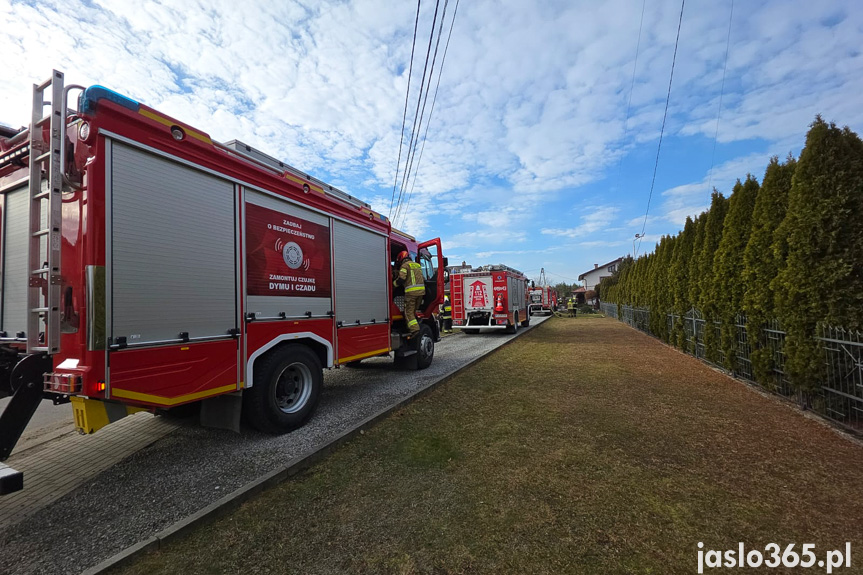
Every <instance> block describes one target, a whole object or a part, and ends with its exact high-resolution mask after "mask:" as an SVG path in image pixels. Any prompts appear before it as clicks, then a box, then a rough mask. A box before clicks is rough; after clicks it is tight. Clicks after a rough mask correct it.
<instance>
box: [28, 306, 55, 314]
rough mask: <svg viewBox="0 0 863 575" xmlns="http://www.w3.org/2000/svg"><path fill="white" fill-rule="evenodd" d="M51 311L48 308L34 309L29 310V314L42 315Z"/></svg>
mask: <svg viewBox="0 0 863 575" xmlns="http://www.w3.org/2000/svg"><path fill="white" fill-rule="evenodd" d="M49 309H51V308H50V307H34V308H33V309H31V310H30V313H44V312H46V311H48V310H49Z"/></svg>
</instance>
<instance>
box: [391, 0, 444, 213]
mask: <svg viewBox="0 0 863 575" xmlns="http://www.w3.org/2000/svg"><path fill="white" fill-rule="evenodd" d="M448 5H449V0H445V1H444V4H443V12H442V13H441V16H440V25H439V26H438V33H437V41H436V42H435V47H434V56H432V63H431V68H430V69H429V82H428V85H427V86H426V91H425V94H420V98H422V101H423V106H422V111H421V112H420V114H419V122H418V123H417V134H416V139H415V140H414V143H413V149H410V150H408V162H407V164H408V166H407V169H406V170H405V172H404V176H405V178H404V181H403V182H402V189H403V190H404V191H407V187H408V184H409V183H410V181H411V172H413V173H414V182H416V172H415V171H414V169H413V166H414V158H416V154H417V144H419V140H420V137H419V132H420V131H421V130H422V125H423V118H425V113H426V104H428V98H429V90H431V81H432V78H433V77H434V67H435V63H436V62H437V53H438V49H439V48H440V39H441V36H442V35H443V24H444V20H446V9H447V6H448ZM432 34H434V23H432ZM439 82H440V72H438V83H439ZM435 94H437V91H436V90H435ZM432 105H434V104H432ZM432 111H434V109H433V108H432ZM430 120H431V113H429V117H428V119H427V120H426V132H425V134H423V149H424V148H425V136H426V134H428V124H429V121H430ZM420 157H422V152H420ZM417 169H419V164H417ZM411 189H413V188H411ZM399 195H400V196H401V194H399ZM406 196H407V194H406ZM404 211H405V206H404V204H401V203H400V204H399V208H398V209H397V210H396V219H398V216H399V214H400V213H403V212H404Z"/></svg>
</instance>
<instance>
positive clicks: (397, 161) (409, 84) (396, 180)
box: [388, 0, 422, 217]
mask: <svg viewBox="0 0 863 575" xmlns="http://www.w3.org/2000/svg"><path fill="white" fill-rule="evenodd" d="M421 2H422V0H417V16H416V20H414V39H413V43H412V44H411V63H410V67H409V68H408V88H407V90H405V111H404V113H402V137H401V139H400V140H399V157H398V160H396V177H395V179H394V180H393V194H392V197H391V198H390V212H389V214H388V215H389V217H392V215H393V201H395V198H396V183H397V182H398V181H399V167H400V166H401V163H402V144H404V141H405V123H406V120H407V116H408V96H409V95H410V93H411V76H412V75H413V70H414V50H415V49H416V45H417V26H418V25H419V22H420V3H421Z"/></svg>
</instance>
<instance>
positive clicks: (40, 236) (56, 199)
mask: <svg viewBox="0 0 863 575" xmlns="http://www.w3.org/2000/svg"><path fill="white" fill-rule="evenodd" d="M46 94H47V95H48V97H50V100H46V98H45V97H46ZM46 105H50V106H51V113H50V115H48V116H43V115H42V114H43V113H44V110H45V107H46ZM45 124H49V125H50V137H49V139H48V141H46V140H45V139H44V137H43V135H42V128H43V126H45ZM65 132H66V102H65V94H64V92H63V73H62V72H58V71H57V70H54V72H53V74H52V75H51V78H50V79H49V80H47V81H45V82H43V83H42V84H39V85H35V84H34V85H33V120H32V123H31V124H30V242H29V250H28V262H29V264H28V265H29V266H30V267H29V268H28V271H29V276H30V282H29V289H28V290H27V308H28V309H29V314H28V318H27V353H38V352H42V353H47V354H48V355H52V354H55V353H57V352H59V351H60V287H61V285H60V235H61V220H62V205H63V202H62V195H61V194H62V191H63V145H64V143H65ZM43 246H44V249H43ZM43 257H44V259H43ZM43 325H44V330H42V329H41V328H42V327H43ZM41 334H44V336H42V335H41Z"/></svg>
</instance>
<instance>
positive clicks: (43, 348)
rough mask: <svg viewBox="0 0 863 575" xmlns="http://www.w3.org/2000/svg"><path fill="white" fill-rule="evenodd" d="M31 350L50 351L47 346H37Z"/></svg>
mask: <svg viewBox="0 0 863 575" xmlns="http://www.w3.org/2000/svg"><path fill="white" fill-rule="evenodd" d="M30 349H31V350H32V351H49V350H48V348H47V347H46V346H44V345H40V346H36V347H31V348H30Z"/></svg>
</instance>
